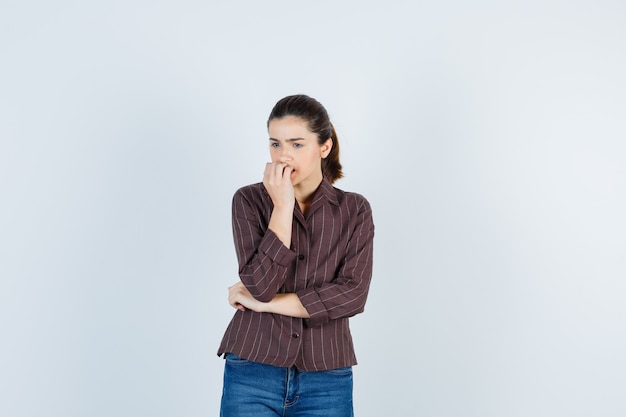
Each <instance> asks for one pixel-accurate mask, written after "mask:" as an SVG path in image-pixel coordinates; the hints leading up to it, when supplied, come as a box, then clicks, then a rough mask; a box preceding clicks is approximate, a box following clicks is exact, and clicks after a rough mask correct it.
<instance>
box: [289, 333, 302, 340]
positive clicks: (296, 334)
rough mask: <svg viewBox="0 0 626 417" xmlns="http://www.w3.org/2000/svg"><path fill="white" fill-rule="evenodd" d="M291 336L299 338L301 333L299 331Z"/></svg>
mask: <svg viewBox="0 0 626 417" xmlns="http://www.w3.org/2000/svg"><path fill="white" fill-rule="evenodd" d="M291 337H293V338H294V339H297V338H299V337H300V335H299V334H298V333H294V334H292V335H291Z"/></svg>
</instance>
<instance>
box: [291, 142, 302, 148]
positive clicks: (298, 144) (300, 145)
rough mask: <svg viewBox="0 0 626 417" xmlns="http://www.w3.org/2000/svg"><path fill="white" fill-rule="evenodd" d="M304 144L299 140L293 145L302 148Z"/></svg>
mask: <svg viewBox="0 0 626 417" xmlns="http://www.w3.org/2000/svg"><path fill="white" fill-rule="evenodd" d="M302 146H303V145H302V144H301V143H298V142H294V144H293V147H294V148H301V147H302Z"/></svg>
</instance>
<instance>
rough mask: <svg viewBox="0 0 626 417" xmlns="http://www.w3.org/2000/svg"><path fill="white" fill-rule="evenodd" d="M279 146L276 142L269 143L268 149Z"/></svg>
mask: <svg viewBox="0 0 626 417" xmlns="http://www.w3.org/2000/svg"><path fill="white" fill-rule="evenodd" d="M279 146H280V143H278V142H270V148H278V147H279Z"/></svg>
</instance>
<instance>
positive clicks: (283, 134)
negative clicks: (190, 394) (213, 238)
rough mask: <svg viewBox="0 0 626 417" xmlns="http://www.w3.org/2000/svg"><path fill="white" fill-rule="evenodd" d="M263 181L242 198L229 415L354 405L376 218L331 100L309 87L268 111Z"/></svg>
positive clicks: (232, 298) (342, 411) (228, 341)
mask: <svg viewBox="0 0 626 417" xmlns="http://www.w3.org/2000/svg"><path fill="white" fill-rule="evenodd" d="M267 127H268V131H269V136H270V137H269V150H270V157H271V162H269V163H267V164H266V167H265V173H264V175H263V182H262V183H258V184H252V185H249V186H246V187H243V188H241V189H239V190H238V191H237V192H236V193H235V195H234V197H233V234H234V239H235V248H236V252H237V259H238V261H239V278H240V281H239V282H237V283H236V284H235V285H233V286H232V287H230V288H229V289H228V302H229V303H230V305H231V306H233V307H234V308H235V309H236V310H237V311H236V312H235V315H234V317H233V319H232V321H231V322H230V324H229V325H228V328H227V329H226V333H225V334H224V338H223V340H222V343H221V345H220V348H219V351H218V355H222V354H225V359H226V364H225V369H224V389H223V393H222V404H221V416H222V417H243V416H255V417H265V416H268V417H270V416H272V417H274V416H324V417H328V416H338V417H344V416H346V417H347V416H352V415H353V409H352V365H355V364H356V357H355V354H354V348H353V345H352V337H351V335H350V328H349V325H348V318H349V317H351V316H354V315H355V314H358V313H360V312H362V311H363V309H364V306H365V301H366V298H367V293H368V289H369V285H370V279H371V276H372V248H373V246H372V243H373V238H374V224H373V222H372V212H371V209H370V206H369V204H368V202H367V200H366V199H365V198H364V197H362V196H361V195H359V194H355V193H348V192H344V191H341V190H339V189H337V188H334V187H333V186H332V184H333V183H334V182H335V181H336V180H337V179H339V178H341V177H342V176H343V174H342V171H341V169H342V168H341V163H340V162H339V143H338V141H337V134H336V133H335V129H334V127H333V125H332V124H331V122H330V120H329V118H328V114H327V112H326V109H324V107H323V106H322V105H321V104H320V103H319V102H318V101H317V100H315V99H313V98H311V97H308V96H305V95H295V96H289V97H285V98H283V99H282V100H280V101H279V102H278V103H276V105H275V106H274V108H273V109H272V112H271V113H270V116H269V119H268V122H267Z"/></svg>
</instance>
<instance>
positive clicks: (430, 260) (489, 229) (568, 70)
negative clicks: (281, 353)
mask: <svg viewBox="0 0 626 417" xmlns="http://www.w3.org/2000/svg"><path fill="white" fill-rule="evenodd" d="M625 41H626V6H625V3H624V2H621V1H617V0H616V1H602V0H600V1H598V0H595V1H569V2H565V1H509V2H496V1H484V0H479V1H474V2H465V1H439V2H418V1H395V2H394V1H387V2H369V1H345V2H341V1H335V2H331V1H317V2H293V1H291V2H287V1H264V2H261V1H251V0H250V1H234V2H225V1H224V2H216V1H191V0H182V1H181V0H179V1H106V2H105V1H100V2H77V1H54V2H44V1H19V2H18V1H6V0H4V1H3V2H2V3H1V4H0V199H1V202H0V337H1V342H0V397H1V399H0V415H3V416H11V417H25V416H29V417H30V416H33V417H34V416H37V417H39V416H46V417H85V416H89V417H112V416H115V417H117V416H120V417H122V416H133V417H136V416H146V417H157V416H189V417H200V416H215V415H218V409H219V398H220V394H221V378H222V369H223V361H222V359H220V358H218V357H217V356H216V350H217V347H218V344H219V341H220V339H221V337H222V334H223V331H224V329H225V327H226V325H227V323H228V321H229V319H230V317H231V315H232V313H233V312H232V310H231V308H230V307H229V306H228V304H227V301H226V294H227V291H226V288H227V287H228V286H229V285H231V284H232V283H234V282H235V280H236V279H237V276H236V272H237V266H236V260H235V254H234V247H233V244H232V236H231V228H230V202H231V197H232V195H233V193H234V192H235V190H236V189H237V188H239V187H241V186H243V185H246V184H249V183H252V182H258V181H260V180H261V175H262V172H263V167H264V163H265V162H266V161H267V160H268V153H267V133H266V130H265V122H266V118H267V116H268V114H269V111H270V109H271V107H272V106H273V105H274V103H275V102H276V101H277V100H278V99H280V98H282V97H283V96H285V95H288V94H294V93H306V94H309V95H311V96H313V97H316V98H318V99H319V100H320V101H321V102H322V103H323V104H324V105H325V106H326V107H327V109H328V111H329V113H330V115H331V118H332V120H333V121H334V123H335V125H336V128H337V130H338V134H339V138H340V141H341V142H340V143H341V149H342V155H343V163H344V168H345V173H346V178H345V179H343V180H340V181H339V182H338V183H337V184H336V185H337V186H338V187H339V188H343V189H346V190H350V191H356V192H359V193H362V194H363V195H365V196H366V197H367V198H368V199H369V201H370V203H371V205H372V207H373V210H374V220H375V223H376V238H375V267H374V278H373V283H372V288H371V292H370V297H369V300H368V305H367V307H366V311H365V313H364V314H362V315H360V316H357V317H355V318H354V319H353V320H352V330H353V334H354V338H355V344H356V349H357V356H358V358H359V362H360V364H359V365H358V366H356V367H355V410H356V415H357V416H360V417H367V416H428V417H448V416H460V415H462V416H466V417H485V416H494V417H504V416H506V417H518V416H519V417H526V416H536V417H541V416H546V417H547V416H549V417H554V416H564V417H573V416H603V417H612V416H615V417H617V416H620V417H621V416H624V415H626V400H625V397H624V393H625V392H626V359H625V357H626V355H624V352H625V351H626V304H625V303H624V299H625V298H626V280H625V279H626V220H625V216H624V213H625V212H626V193H625V190H626V163H625V162H626V142H625V140H626V123H625V115H626V81H625V78H624V74H626V57H625V50H626V49H625Z"/></svg>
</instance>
